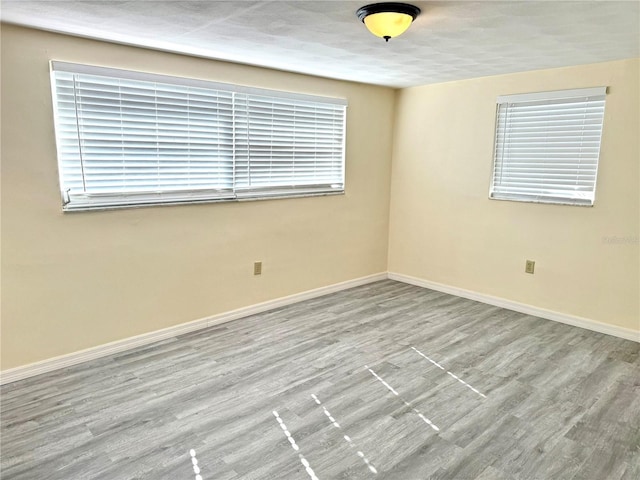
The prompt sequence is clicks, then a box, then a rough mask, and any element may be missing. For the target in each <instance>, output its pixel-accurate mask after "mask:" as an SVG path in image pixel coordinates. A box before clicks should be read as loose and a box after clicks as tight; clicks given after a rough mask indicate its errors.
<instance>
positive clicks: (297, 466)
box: [1, 281, 640, 480]
mask: <svg viewBox="0 0 640 480" xmlns="http://www.w3.org/2000/svg"><path fill="white" fill-rule="evenodd" d="M639 351H640V345H639V344H637V343H634V342H630V341H626V340H621V339H617V338H614V337H610V336H607V335H603V334H598V333H593V332H590V331H587V330H583V329H579V328H575V327H570V326H566V325H562V324H559V323H555V322H551V321H546V320H541V319H538V318H535V317H531V316H527V315H524V314H519V313H515V312H511V311H508V310H504V309H500V308H497V307H492V306H488V305H484V304H481V303H477V302H473V301H470V300H465V299H460V298H457V297H453V296H450V295H446V294H443V293H438V292H435V291H431V290H426V289H422V288H418V287H414V286H410V285H405V284H402V283H397V282H393V281H383V282H378V283H374V284H371V285H366V286H362V287H358V288H354V289H351V290H347V291H344V292H340V293H337V294H332V295H328V296H325V297H322V298H317V299H313V300H309V301H305V302H302V303H299V304H296V305H292V306H288V307H284V308H280V309H277V310H274V311H271V312H268V313H264V314H260V315H255V316H252V317H249V318H245V319H242V320H237V321H234V322H231V323H227V324H224V325H220V326H216V327H213V328H209V329H207V330H201V331H198V332H194V333H191V334H187V335H182V336H180V337H176V338H172V339H169V340H166V341H163V342H160V343H157V344H154V345H152V346H147V347H144V348H138V349H136V350H133V351H129V352H127V353H124V354H118V355H114V356H111V357H107V358H103V359H100V360H96V361H93V362H90V363H85V364H83V365H79V366H75V367H70V368H66V369H64V370H59V371H56V372H53V373H49V374H45V375H41V376H38V377H34V378H31V379H27V380H23V381H20V382H15V383H13V384H9V385H5V386H4V387H2V389H1V401H2V412H1V420H2V431H1V433H2V438H1V440H2V459H1V468H2V470H1V477H2V479H3V480H9V479H16V480H17V479H21V480H22V479H29V480H35V479H37V480H45V479H65V480H68V479H133V478H140V479H143V478H144V479H154V480H159V479H171V480H178V479H195V478H197V477H196V472H195V471H194V469H193V467H192V458H191V456H190V453H189V451H190V450H191V449H193V450H195V455H196V458H197V462H198V467H199V469H200V475H201V477H202V479H204V480H231V479H265V480H266V479H300V480H306V479H314V478H318V479H320V480H322V479H373V478H378V479H398V480H424V479H434V480H435V479H456V480H457V479H460V480H463V479H465V480H466V479H469V480H471V479H474V480H489V479H499V480H506V479H523V480H547V479H554V480H555V479H561V480H586V479H593V480H602V479H611V480H622V479H626V480H632V479H633V480H637V479H639V478H640V358H639ZM285 429H286V432H285ZM436 429H437V430H436ZM287 432H288V433H287ZM296 448H297V449H298V450H296ZM307 465H308V467H307ZM374 471H375V472H377V473H374Z"/></svg>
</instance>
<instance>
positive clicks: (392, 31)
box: [364, 12, 413, 39]
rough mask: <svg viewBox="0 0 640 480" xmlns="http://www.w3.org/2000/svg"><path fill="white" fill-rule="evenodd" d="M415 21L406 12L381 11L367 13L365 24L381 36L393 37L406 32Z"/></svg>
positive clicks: (372, 31)
mask: <svg viewBox="0 0 640 480" xmlns="http://www.w3.org/2000/svg"><path fill="white" fill-rule="evenodd" d="M411 22H413V17H412V16H411V15H407V14H406V13H397V12H380V13H373V14H371V15H367V16H366V17H365V18H364V24H365V25H366V26H367V28H368V29H369V31H370V32H371V33H373V34H374V35H375V36H377V37H380V38H385V39H389V38H393V37H397V36H398V35H400V34H402V33H404V32H405V31H406V30H407V28H409V26H410V25H411Z"/></svg>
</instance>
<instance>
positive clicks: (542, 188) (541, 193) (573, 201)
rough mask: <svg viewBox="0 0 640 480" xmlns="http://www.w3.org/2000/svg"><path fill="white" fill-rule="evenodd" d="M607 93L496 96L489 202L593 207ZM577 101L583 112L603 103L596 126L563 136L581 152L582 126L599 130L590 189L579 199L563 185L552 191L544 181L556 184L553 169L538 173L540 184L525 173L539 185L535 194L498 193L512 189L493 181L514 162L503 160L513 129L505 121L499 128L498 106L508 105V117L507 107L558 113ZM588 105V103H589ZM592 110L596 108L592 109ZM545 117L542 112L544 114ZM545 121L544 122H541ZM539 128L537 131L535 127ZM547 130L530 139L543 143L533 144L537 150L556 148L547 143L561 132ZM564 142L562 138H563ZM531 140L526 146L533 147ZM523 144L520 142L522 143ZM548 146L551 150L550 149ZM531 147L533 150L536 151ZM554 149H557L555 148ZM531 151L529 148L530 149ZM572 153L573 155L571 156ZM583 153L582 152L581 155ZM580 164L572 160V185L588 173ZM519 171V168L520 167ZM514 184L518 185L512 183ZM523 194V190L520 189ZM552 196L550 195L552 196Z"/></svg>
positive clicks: (591, 90)
mask: <svg viewBox="0 0 640 480" xmlns="http://www.w3.org/2000/svg"><path fill="white" fill-rule="evenodd" d="M607 93H608V87H590V88H579V89H569V90H554V91H545V92H535V93H523V94H514V95H501V96H498V98H497V101H496V119H495V131H494V141H493V159H492V168H491V179H490V182H489V199H490V200H501V201H515V202H525V203H545V204H556V205H572V206H585V207H592V206H593V205H594V204H595V196H596V186H597V177H598V169H599V166H600V160H601V147H602V134H603V132H604V123H605V107H606V95H607ZM580 99H583V103H584V105H585V107H584V108H585V112H586V108H588V107H592V106H593V104H595V103H597V102H601V103H602V107H601V117H600V118H599V123H597V124H593V125H588V124H586V122H585V123H583V125H582V127H583V128H582V132H581V133H579V134H577V133H572V134H570V135H571V136H570V135H569V134H566V133H564V134H563V135H566V138H567V139H568V142H569V143H574V142H575V143H580V149H582V145H583V143H582V142H586V141H587V140H585V137H587V136H588V134H587V133H585V132H584V130H585V125H588V126H596V127H598V126H599V131H598V132H597V135H598V138H597V147H591V149H592V150H594V148H595V166H594V167H593V168H592V169H591V170H592V172H593V173H592V176H593V180H592V183H591V185H589V187H590V190H588V191H587V190H584V192H586V193H583V194H582V195H580V194H579V193H578V190H577V188H576V189H575V190H574V191H573V192H574V194H573V195H570V193H571V190H570V189H569V188H566V185H562V187H565V188H553V186H554V185H553V184H551V183H544V182H545V180H546V181H549V180H550V179H552V180H556V181H557V178H553V177H554V176H556V177H557V176H558V173H557V171H556V172H554V170H553V169H546V170H542V172H541V173H540V172H537V173H536V174H535V175H538V176H539V175H542V176H543V177H546V178H543V179H541V180H536V178H535V175H534V174H532V173H528V174H527V175H528V177H524V178H527V179H529V180H531V181H536V182H537V183H538V186H537V187H536V188H537V192H535V191H534V192H529V193H525V192H523V191H519V192H517V191H515V192H512V193H506V192H505V191H500V189H501V188H502V189H504V190H507V189H508V188H509V185H513V184H512V183H510V182H504V183H505V185H506V187H505V186H504V185H502V184H500V185H499V186H498V185H497V183H496V177H497V175H498V174H497V171H498V169H503V168H504V165H505V163H507V166H508V168H509V165H508V161H513V159H511V160H505V153H504V152H505V143H504V142H505V137H507V136H508V133H507V132H508V130H509V128H513V127H510V126H509V123H508V120H505V121H504V127H503V128H501V118H500V115H501V106H503V105H509V107H506V108H507V111H506V113H505V116H506V115H508V111H509V110H508V109H509V108H510V106H512V105H515V106H520V108H523V109H524V108H527V107H531V108H538V109H541V108H540V107H548V109H549V110H551V109H553V108H554V106H555V109H556V110H559V109H561V108H562V107H561V105H562V102H568V103H573V102H576V101H579V100H580ZM590 102H591V103H590ZM536 103H537V104H538V105H539V106H538V107H535V106H532V105H534V104H536ZM594 108H595V107H594ZM543 113H544V112H543ZM546 113H547V116H546V117H545V120H546V121H547V122H552V121H554V118H555V119H556V120H555V121H558V120H557V119H558V117H559V116H561V115H563V114H562V113H556V114H555V115H557V116H555V117H554V115H549V112H546ZM585 117H586V113H585ZM520 120H522V117H521V118H520ZM543 121H544V120H543ZM536 123H539V121H536ZM571 126H572V127H574V128H577V127H578V126H579V122H577V121H576V122H575V123H572V124H571ZM536 128H539V127H536ZM546 128H547V130H546V131H545V135H544V136H541V135H540V131H539V130H538V131H537V132H536V134H535V135H532V136H533V137H534V138H533V140H539V141H540V139H543V140H541V141H540V143H539V144H535V147H537V148H540V147H545V148H552V147H554V146H556V145H554V144H553V143H549V139H552V140H553V137H554V135H556V136H558V135H559V131H558V129H559V128H561V127H560V126H558V127H554V128H555V130H554V129H551V128H549V126H547V127H546ZM548 133H551V135H549V137H546V135H547V134H548ZM500 135H502V137H501V138H502V144H500V145H499V140H500ZM563 138H564V137H563ZM533 140H532V141H531V142H529V143H533ZM555 140H556V141H557V140H558V137H556V138H555ZM521 141H522V140H521ZM591 142H593V140H591ZM514 143H515V144H517V143H518V142H517V141H514V142H512V143H510V144H509V147H511V148H513V145H514ZM550 145H551V147H550ZM535 147H534V148H535ZM556 147H557V146H556ZM529 148H531V147H529ZM499 151H501V153H500V154H499ZM572 153H573V152H572ZM581 153H582V152H581ZM593 154H594V152H591V155H593ZM544 163H545V161H544V160H537V161H533V162H530V163H527V164H526V165H525V167H524V168H525V169H526V170H531V169H533V168H536V167H538V168H541V166H544ZM580 163H581V162H580V161H575V159H572V163H571V166H572V167H574V169H575V173H574V174H573V176H574V178H575V181H576V182H577V181H578V179H579V177H580V175H581V174H582V175H584V174H585V172H586V171H588V168H583V169H582V170H581V169H580ZM510 168H514V167H513V163H512V164H511V166H510ZM521 168H522V167H521ZM522 175H523V174H521V173H520V174H518V175H517V176H518V177H519V179H522V178H523V177H522ZM515 183H517V182H515ZM512 188H513V189H514V190H515V189H517V187H515V186H514V187H512ZM520 188H522V189H523V190H526V188H523V187H520ZM530 190H534V188H530ZM552 192H553V193H552Z"/></svg>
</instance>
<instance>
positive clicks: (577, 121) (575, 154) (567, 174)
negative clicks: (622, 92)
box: [489, 87, 606, 205]
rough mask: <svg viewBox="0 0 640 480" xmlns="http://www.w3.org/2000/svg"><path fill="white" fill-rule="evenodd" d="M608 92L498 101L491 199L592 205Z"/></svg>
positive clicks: (587, 91)
mask: <svg viewBox="0 0 640 480" xmlns="http://www.w3.org/2000/svg"><path fill="white" fill-rule="evenodd" d="M605 95H606V87H598V88H585V89H580V90H563V91H556V92H543V93H531V94H522V95H507V96H501V97H498V108H497V119H496V136H495V153H494V163H493V177H492V180H491V189H490V193H489V197H490V198H493V199H499V200H517V201H523V202H542V203H563V204H571V205H593V202H594V198H595V189H596V175H597V172H598V158H599V155H600V139H601V136H602V123H603V118H604V103H605Z"/></svg>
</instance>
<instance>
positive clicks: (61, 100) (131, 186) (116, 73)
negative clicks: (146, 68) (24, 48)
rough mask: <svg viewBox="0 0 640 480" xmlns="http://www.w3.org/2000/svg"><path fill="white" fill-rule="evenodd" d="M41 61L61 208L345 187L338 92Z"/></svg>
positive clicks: (277, 194)
mask: <svg viewBox="0 0 640 480" xmlns="http://www.w3.org/2000/svg"><path fill="white" fill-rule="evenodd" d="M51 67H52V87H53V100H54V102H53V103H54V117H55V125H56V139H57V148H58V166H59V173H60V187H61V192H62V198H63V205H64V210H86V209H92V208H111V207H127V206H137V205H150V204H162V203H193V202H205V201H218V200H241V199H250V198H274V197H288V196H301V195H317V194H330V193H342V192H343V191H344V142H345V115H346V101H345V100H342V99H335V98H326V97H317V96H310V95H300V94H293V93H288V92H279V91H273V90H262V89H255V88H248V87H241V86H234V85H228V84H219V83H213V82H207V81H201V80H193V79H185V78H178V77H170V76H164V75H154V74H145V73H139V72H129V71H124V70H116V69H110V68H101V67H91V66H85V65H77V64H69V63H62V62H52V64H51Z"/></svg>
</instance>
